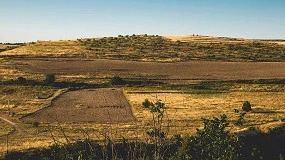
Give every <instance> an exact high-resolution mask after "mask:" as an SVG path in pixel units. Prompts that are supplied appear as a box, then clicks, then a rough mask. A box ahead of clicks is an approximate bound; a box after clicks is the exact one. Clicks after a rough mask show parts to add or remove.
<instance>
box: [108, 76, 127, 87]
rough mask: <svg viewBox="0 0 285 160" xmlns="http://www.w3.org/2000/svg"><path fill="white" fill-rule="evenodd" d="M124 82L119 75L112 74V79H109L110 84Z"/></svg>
mask: <svg viewBox="0 0 285 160" xmlns="http://www.w3.org/2000/svg"><path fill="white" fill-rule="evenodd" d="M124 83H125V82H124V80H123V79H122V78H121V77H119V76H114V77H113V78H112V79H111V84H112V85H123V84H124Z"/></svg>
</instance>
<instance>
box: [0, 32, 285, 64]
mask: <svg viewBox="0 0 285 160" xmlns="http://www.w3.org/2000/svg"><path fill="white" fill-rule="evenodd" d="M0 55H2V56H5V55H6V56H8V55H10V56H11V55H25V56H31V55H33V56H38V57H46V56H48V57H93V58H107V59H122V60H139V61H161V62H176V61H189V60H210V61H212V60H219V61H255V62H256V61H278V62H279V61H281V62H284V60H285V45H282V44H279V43H278V41H276V42H275V41H262V40H246V39H237V38H224V37H209V36H185V37H181V38H178V39H177V38H176V39H173V38H171V37H162V36H158V35H130V36H129V35H126V36H122V35H119V36H117V37H104V38H88V39H78V40H77V41H71V40H69V41H38V42H36V43H30V44H28V45H26V46H23V47H20V48H16V49H14V50H10V51H6V52H2V53H1V54H0Z"/></svg>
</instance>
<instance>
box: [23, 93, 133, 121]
mask: <svg viewBox="0 0 285 160" xmlns="http://www.w3.org/2000/svg"><path fill="white" fill-rule="evenodd" d="M22 120H24V121H27V122H35V121H38V122H55V121H58V122H99V123H119V122H129V121H134V120H135V118H134V116H133V114H132V111H131V106H130V104H129V103H128V101H127V99H126V97H125V96H124V93H123V90H122V89H85V90H78V91H70V92H67V93H64V94H63V95H61V96H60V97H58V98H56V99H54V100H53V101H52V104H51V106H49V107H46V108H43V109H41V110H39V111H37V112H35V113H33V114H31V115H28V116H26V117H24V118H23V119H22Z"/></svg>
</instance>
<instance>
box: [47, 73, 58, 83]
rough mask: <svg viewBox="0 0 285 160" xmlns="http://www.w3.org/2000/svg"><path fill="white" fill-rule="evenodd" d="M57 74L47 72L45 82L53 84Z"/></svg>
mask: <svg viewBox="0 0 285 160" xmlns="http://www.w3.org/2000/svg"><path fill="white" fill-rule="evenodd" d="M55 79H56V78H55V75H54V74H47V75H46V78H45V80H44V83H45V84H52V83H54V82H55Z"/></svg>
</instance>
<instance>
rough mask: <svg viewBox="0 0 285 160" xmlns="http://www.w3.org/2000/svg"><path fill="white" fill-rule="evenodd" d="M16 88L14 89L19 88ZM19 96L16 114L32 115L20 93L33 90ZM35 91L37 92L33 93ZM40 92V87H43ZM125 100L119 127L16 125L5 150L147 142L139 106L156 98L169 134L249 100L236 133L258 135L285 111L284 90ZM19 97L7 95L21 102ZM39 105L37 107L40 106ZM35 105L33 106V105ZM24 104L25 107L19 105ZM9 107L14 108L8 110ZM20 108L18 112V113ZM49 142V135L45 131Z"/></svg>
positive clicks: (155, 94)
mask: <svg viewBox="0 0 285 160" xmlns="http://www.w3.org/2000/svg"><path fill="white" fill-rule="evenodd" d="M19 89H20V88H19ZM20 90H21V92H22V94H25V96H26V97H27V98H26V100H24V101H22V104H21V106H22V107H15V109H16V108H18V109H19V112H32V111H34V109H32V108H33V106H35V105H31V104H29V105H27V104H26V102H28V101H29V100H28V99H30V100H33V101H34V102H36V101H35V99H33V95H32V94H28V93H24V90H30V92H31V91H32V90H34V91H36V89H32V90H31V88H30V89H29V88H21V89H20ZM38 90H41V89H38ZM45 90H46V89H45ZM126 91H127V93H126V96H127V98H128V99H129V101H130V103H131V104H132V106H133V108H132V110H133V113H134V116H135V117H136V118H137V120H138V121H137V122H130V123H119V124H112V123H106V124H97V123H92V122H89V123H88V122H87V123H61V124H60V127H59V124H57V123H50V124H40V125H39V127H37V128H36V127H33V126H32V124H21V127H22V128H23V129H22V130H23V131H21V132H18V133H17V134H16V135H12V136H11V137H10V139H9V140H10V149H11V150H23V149H28V148H38V147H39V148H42V147H48V146H50V145H51V144H54V142H53V138H55V139H56V140H57V141H61V142H63V143H65V139H64V136H63V132H64V133H65V134H66V135H67V136H68V138H69V140H70V141H74V140H76V139H85V138H91V139H97V140H103V139H104V138H105V136H107V137H110V138H111V139H121V138H123V137H124V138H128V139H132V138H140V139H144V140H147V135H146V131H148V130H149V129H150V128H151V127H152V121H151V114H150V112H149V111H148V109H146V108H143V107H142V105H141V103H142V102H143V101H144V99H145V98H148V99H149V100H151V101H155V100H156V99H157V98H158V99H161V100H162V101H163V102H165V103H166V104H167V110H166V113H167V114H166V115H165V117H164V124H163V125H164V130H165V131H166V132H168V133H169V136H171V135H173V134H182V135H189V134H194V133H195V132H196V128H199V127H202V121H201V118H211V117H213V116H219V115H221V114H227V115H228V116H229V119H230V120H234V119H236V118H237V115H235V114H234V112H233V109H241V106H242V103H243V101H245V100H248V101H250V103H251V104H252V105H253V110H252V111H251V112H249V113H248V114H247V115H246V124H245V126H243V127H237V128H236V129H237V130H241V129H243V128H247V127H252V126H253V127H259V128H260V129H261V130H263V131H265V132H266V131H268V130H270V129H272V128H274V127H278V126H280V125H282V124H283V123H284V122H281V121H280V120H282V119H284V118H285V117H284V112H285V105H284V104H285V99H284V96H285V92H239V91H233V92H229V93H223V94H189V93H187V94H186V93H184V94H183V93H179V92H180V91H176V90H170V91H165V90H160V91H157V90H153V89H148V88H146V89H142V90H141V92H140V93H138V92H137V91H138V89H136V88H135V89H134V88H127V89H126ZM22 94H20V93H17V94H14V96H11V97H18V98H19V99H23V98H24V97H21V96H20V95H22ZM42 104H43V103H42ZM38 105H39V104H38ZM23 106H26V107H23ZM13 109H14V108H13ZM21 110H22V111H21ZM50 131H51V132H52V135H53V138H52V136H51V133H50ZM4 141H5V139H2V140H1V142H3V143H0V150H1V151H5V149H6V148H5V143H4Z"/></svg>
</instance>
